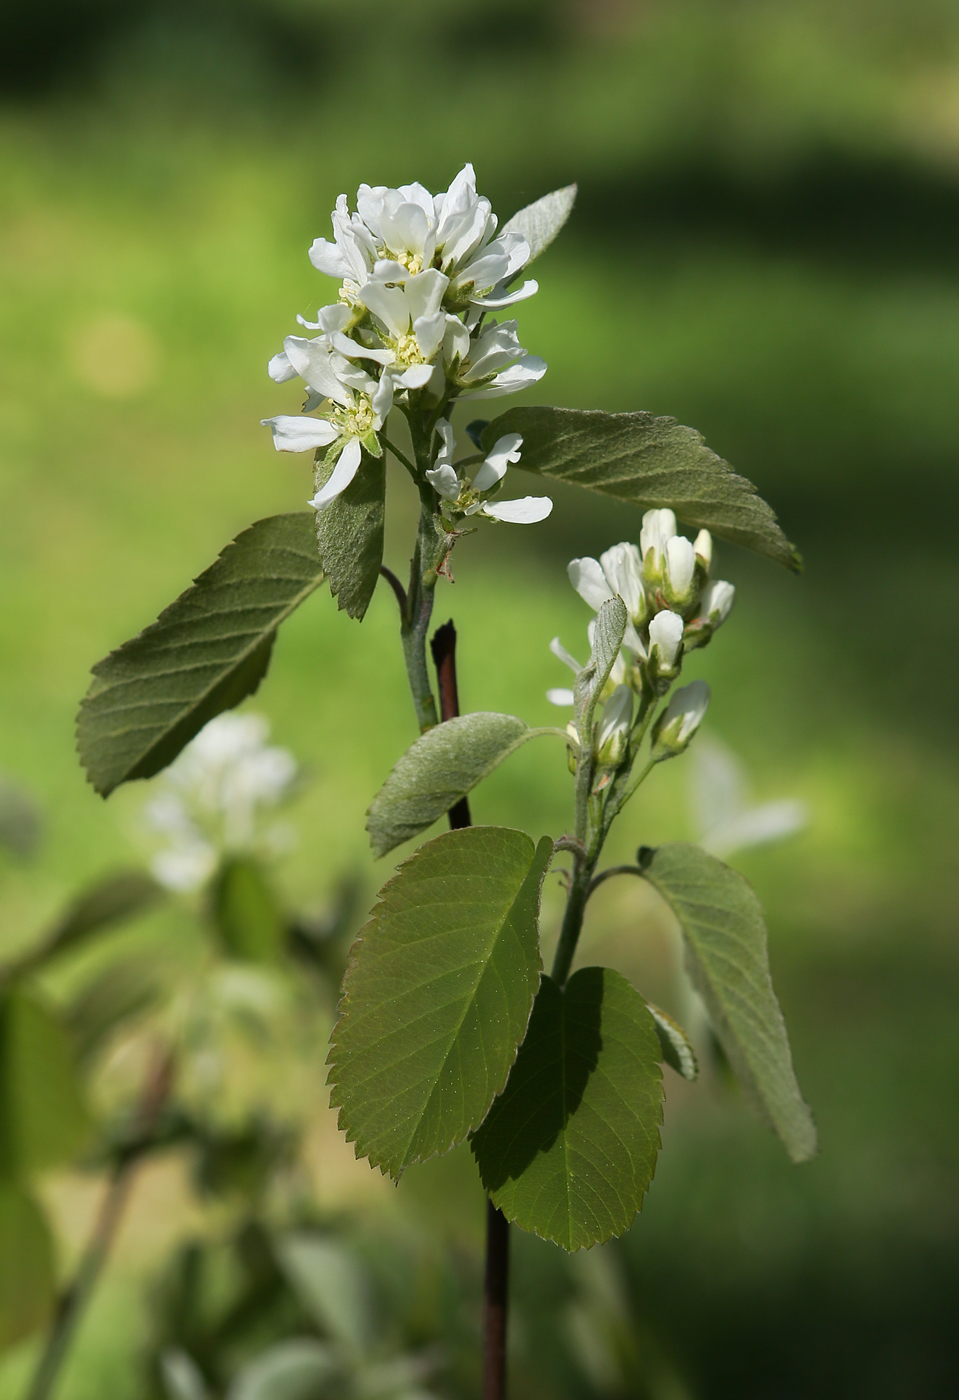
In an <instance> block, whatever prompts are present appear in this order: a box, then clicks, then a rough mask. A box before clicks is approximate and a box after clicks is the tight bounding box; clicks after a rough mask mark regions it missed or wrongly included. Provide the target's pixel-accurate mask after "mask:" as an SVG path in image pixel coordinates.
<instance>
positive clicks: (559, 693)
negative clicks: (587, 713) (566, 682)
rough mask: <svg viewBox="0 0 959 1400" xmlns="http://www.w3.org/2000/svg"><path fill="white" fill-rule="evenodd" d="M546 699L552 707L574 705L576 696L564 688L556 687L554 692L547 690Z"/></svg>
mask: <svg viewBox="0 0 959 1400" xmlns="http://www.w3.org/2000/svg"><path fill="white" fill-rule="evenodd" d="M546 699H547V700H548V701H549V703H550V704H551V705H572V704H573V701H574V700H575V696H574V695H573V692H572V691H571V690H568V689H566V688H565V687H564V686H554V687H553V689H552V690H547V692H546Z"/></svg>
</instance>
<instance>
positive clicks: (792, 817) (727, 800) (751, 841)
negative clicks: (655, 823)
mask: <svg viewBox="0 0 959 1400" xmlns="http://www.w3.org/2000/svg"><path fill="white" fill-rule="evenodd" d="M690 808H691V815H692V819H693V826H694V829H695V831H696V835H697V837H698V840H699V844H700V845H701V846H702V848H703V850H705V851H708V852H709V853H710V855H714V856H719V857H721V858H722V859H724V860H725V858H726V857H727V856H729V855H731V854H732V853H733V851H740V850H743V849H745V848H746V847H749V846H759V845H765V844H766V843H767V842H770V841H781V840H783V839H784V838H785V837H787V836H792V835H793V834H794V833H795V832H797V831H801V830H802V828H803V827H804V826H806V824H807V823H808V820H809V813H808V810H807V808H806V804H805V803H804V802H800V801H798V800H797V799H795V798H781V799H779V800H778V801H775V802H764V803H761V804H760V805H758V806H755V805H752V804H751V803H750V801H749V793H748V788H747V782H746V773H745V770H744V768H743V765H742V763H741V762H740V761H739V759H738V758H737V757H736V755H735V754H734V753H733V752H732V751H731V750H730V749H728V748H727V747H726V745H725V744H721V743H720V742H719V741H718V740H717V739H715V738H712V737H704V738H703V739H701V740H700V741H699V742H698V744H697V745H696V750H695V753H694V763H693V767H692V771H691V773H690Z"/></svg>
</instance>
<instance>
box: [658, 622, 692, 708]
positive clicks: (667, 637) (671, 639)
mask: <svg viewBox="0 0 959 1400" xmlns="http://www.w3.org/2000/svg"><path fill="white" fill-rule="evenodd" d="M682 639H683V619H682V618H681V617H680V615H679V613H674V612H658V613H657V614H656V616H655V617H654V618H653V620H652V622H651V623H650V624H649V643H650V646H651V647H653V646H656V647H658V648H659V651H660V653H661V655H662V659H663V662H664V663H665V665H666V666H667V667H670V666H672V665H673V663H674V662H675V660H676V656H677V654H678V652H679V646H680V643H681V642H682ZM693 684H696V682H693ZM686 689H687V690H689V689H690V687H689V686H687V687H686ZM676 693H677V695H678V694H681V692H680V691H677V692H676Z"/></svg>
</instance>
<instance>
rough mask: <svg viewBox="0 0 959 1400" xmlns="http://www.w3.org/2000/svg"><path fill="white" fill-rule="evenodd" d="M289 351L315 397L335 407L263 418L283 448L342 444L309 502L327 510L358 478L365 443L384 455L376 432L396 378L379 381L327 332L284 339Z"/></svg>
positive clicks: (299, 449)
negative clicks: (316, 415)
mask: <svg viewBox="0 0 959 1400" xmlns="http://www.w3.org/2000/svg"><path fill="white" fill-rule="evenodd" d="M283 354H284V357H285V359H286V362H287V363H288V364H289V365H290V367H291V369H292V370H293V372H294V373H295V374H299V375H300V376H301V378H302V379H304V380H305V382H306V384H307V385H308V387H309V388H310V389H311V390H312V391H313V393H314V394H315V395H317V396H319V397H320V398H321V399H322V398H328V399H330V400H331V401H332V406H331V408H330V409H329V410H328V412H327V415H326V416H325V417H320V418H313V417H310V416H308V415H302V416H300V417H293V416H292V415H288V414H279V415H278V416H277V417H275V418H263V419H261V422H262V424H263V426H264V427H267V428H271V429H272V430H273V446H274V447H275V448H276V450H277V452H311V451H315V450H316V449H317V448H319V449H321V450H324V449H326V448H330V447H333V446H334V445H336V446H338V448H339V450H338V452H337V453H336V456H335V458H334V461H333V470H332V472H331V474H330V476H329V478H328V480H327V481H326V482H325V483H324V484H323V485H322V486H321V487H320V489H319V490H318V491H317V493H316V495H315V496H314V497H313V499H312V500H311V501H310V502H309V504H310V505H311V506H313V508H314V510H322V509H323V508H324V506H328V505H329V503H330V502H331V501H332V500H334V499H335V498H336V497H337V496H339V495H340V494H341V492H343V491H345V490H346V488H347V486H349V484H350V482H351V481H352V480H353V478H354V476H356V473H357V471H358V470H359V465H360V461H361V459H362V449H363V448H364V447H365V448H366V450H367V451H368V452H370V453H371V454H372V455H373V456H375V457H379V456H381V455H382V451H383V449H382V447H381V446H380V444H379V440H378V438H377V436H376V435H377V433H378V432H379V431H380V429H381V428H382V426H383V423H384V420H385V419H386V416H387V414H388V413H389V411H390V408H391V407H392V404H393V384H394V381H393V379H392V378H391V377H390V376H389V375H384V376H383V377H382V379H381V380H380V381H379V383H377V381H376V380H375V379H373V378H372V377H371V376H370V375H368V374H367V373H366V372H365V371H364V370H362V369H359V368H357V367H356V366H354V365H352V364H351V363H350V361H349V360H348V359H347V358H346V357H345V356H342V355H340V354H338V353H337V352H336V351H335V350H333V348H332V347H331V345H330V343H329V341H328V340H327V338H326V337H325V336H317V337H316V338H315V339H313V340H304V339H303V338H302V337H301V336H295V335H289V336H287V338H286V340H285V341H284V342H283ZM276 358H278V357H276ZM272 363H275V361H271V364H272Z"/></svg>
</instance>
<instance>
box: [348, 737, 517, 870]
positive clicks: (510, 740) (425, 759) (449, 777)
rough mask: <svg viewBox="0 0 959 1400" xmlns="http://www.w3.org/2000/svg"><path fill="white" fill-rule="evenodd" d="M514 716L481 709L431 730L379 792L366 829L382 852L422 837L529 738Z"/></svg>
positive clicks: (412, 749)
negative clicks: (421, 834)
mask: <svg viewBox="0 0 959 1400" xmlns="http://www.w3.org/2000/svg"><path fill="white" fill-rule="evenodd" d="M530 735H531V731H530V729H529V728H528V726H527V725H526V724H525V723H524V722H523V720H521V719H517V718H516V717H515V716H514V715H498V714H494V713H492V712H488V711H483V710H481V711H478V712H477V713H475V714H471V715H460V716H458V717H457V718H456V719H448V720H447V721H446V722H445V723H444V724H438V725H437V726H436V727H435V729H428V730H427V731H426V733H425V734H422V735H421V736H420V737H419V739H417V740H416V743H415V744H413V745H412V747H411V748H409V749H407V751H406V753H405V754H404V755H403V757H402V758H401V759H400V761H399V762H398V763H397V765H396V767H395V768H394V769H393V771H392V773H391V774H390V776H389V777H388V778H387V780H386V782H385V783H384V784H383V786H382V787H381V788H380V790H379V792H378V793H377V794H376V796H375V797H374V799H373V801H372V803H371V804H370V808H369V811H368V812H367V819H366V829H367V831H368V832H369V835H370V844H371V845H372V847H373V850H374V851H375V852H376V854H377V855H378V856H385V855H386V853H387V852H388V851H392V850H393V848H394V847H395V846H399V845H401V844H402V842H404V841H408V840H409V839H410V838H411V837H412V836H418V835H419V833H420V832H421V831H425V830H426V828H427V827H429V826H432V824H433V822H435V821H436V820H437V818H438V817H441V816H442V815H443V813H444V812H448V811H449V809H450V808H451V807H452V806H454V805H455V804H456V803H457V802H458V801H459V800H460V798H461V797H465V796H466V794H467V793H468V792H470V791H471V790H472V789H473V788H474V787H475V786H476V784H477V783H479V782H481V781H482V779H483V778H485V777H486V775H487V774H488V773H491V772H492V771H493V769H494V768H495V767H496V766H497V765H498V764H500V763H502V761H503V759H504V758H506V757H507V756H508V755H509V754H511V753H512V752H513V750H514V749H517V748H519V746H520V744H522V743H524V742H525V741H526V740H527V739H528V738H530Z"/></svg>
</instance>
